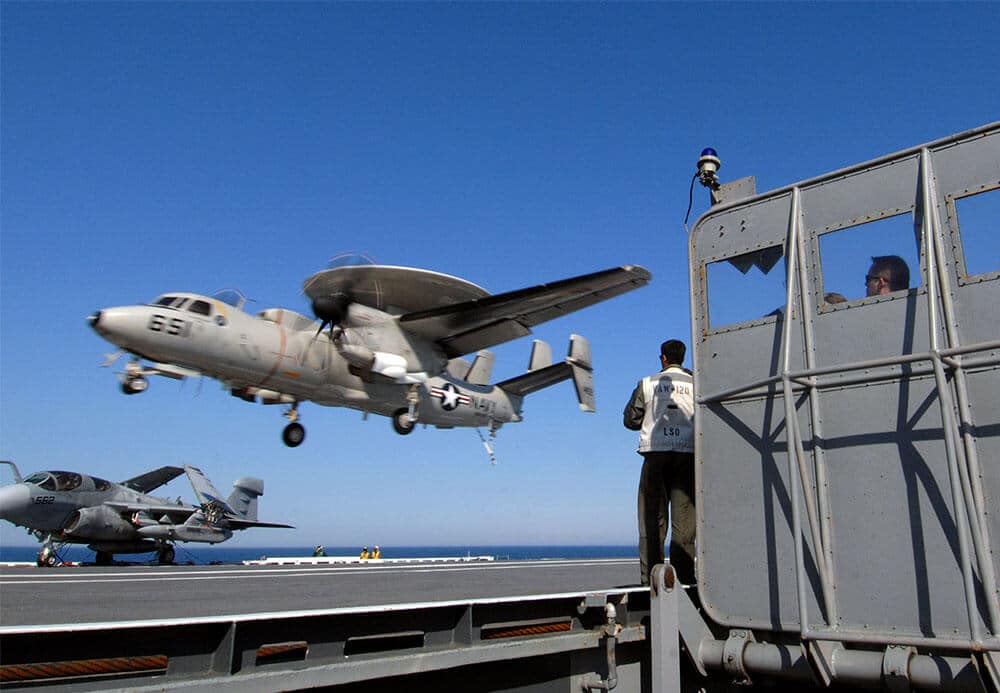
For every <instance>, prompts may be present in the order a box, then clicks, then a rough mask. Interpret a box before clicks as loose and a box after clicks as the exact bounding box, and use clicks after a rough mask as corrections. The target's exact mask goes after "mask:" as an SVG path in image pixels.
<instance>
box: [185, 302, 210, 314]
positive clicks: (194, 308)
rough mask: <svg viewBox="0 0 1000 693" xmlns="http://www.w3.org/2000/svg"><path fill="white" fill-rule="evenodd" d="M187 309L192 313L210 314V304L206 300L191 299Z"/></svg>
mask: <svg viewBox="0 0 1000 693" xmlns="http://www.w3.org/2000/svg"><path fill="white" fill-rule="evenodd" d="M188 310H189V311H191V312H192V313H197V314H198V315H211V314H212V306H211V304H209V303H208V301H197V300H196V301H192V302H191V305H190V306H188Z"/></svg>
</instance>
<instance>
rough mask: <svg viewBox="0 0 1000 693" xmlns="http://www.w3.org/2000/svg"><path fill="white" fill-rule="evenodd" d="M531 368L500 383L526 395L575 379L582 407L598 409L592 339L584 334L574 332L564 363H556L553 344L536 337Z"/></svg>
mask: <svg viewBox="0 0 1000 693" xmlns="http://www.w3.org/2000/svg"><path fill="white" fill-rule="evenodd" d="M528 369H529V370H528V372H527V373H525V374H524V375H519V376H517V377H515V378H511V379H509V380H505V381H503V382H502V383H497V387H499V388H500V389H502V390H503V391H504V392H507V393H508V394H511V395H515V396H517V397H525V396H527V395H530V394H531V393H533V392H537V391H538V390H541V389H542V388H545V387H549V386H550V385H555V384H556V383H561V382H562V381H563V380H570V379H572V380H573V385H574V386H575V388H576V397H577V401H578V402H579V404H580V409H582V410H583V411H588V412H593V411H596V410H597V405H596V402H595V399H594V375H593V370H594V369H593V366H592V365H591V362H590V343H589V342H587V340H586V339H585V338H583V337H581V336H580V335H578V334H574V335H570V338H569V354H568V355H567V356H566V358H565V359H564V360H563V361H562V362H561V363H556V364H552V349H551V347H550V346H549V345H548V344H546V343H545V342H542V341H540V340H535V346H534V348H533V349H532V351H531V360H530V361H529V364H528Z"/></svg>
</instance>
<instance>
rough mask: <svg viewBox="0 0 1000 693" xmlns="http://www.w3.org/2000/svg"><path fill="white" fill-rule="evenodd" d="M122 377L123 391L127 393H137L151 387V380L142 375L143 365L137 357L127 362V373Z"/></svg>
mask: <svg viewBox="0 0 1000 693" xmlns="http://www.w3.org/2000/svg"><path fill="white" fill-rule="evenodd" d="M121 379H122V392H124V393H125V394H126V395H137V394H139V393H140V392H145V391H146V389H147V388H148V387H149V381H148V380H146V378H145V377H143V375H142V366H141V365H140V364H139V362H138V361H136V360H135V359H133V360H132V361H129V362H128V363H127V364H125V373H124V374H123V375H122V376H121Z"/></svg>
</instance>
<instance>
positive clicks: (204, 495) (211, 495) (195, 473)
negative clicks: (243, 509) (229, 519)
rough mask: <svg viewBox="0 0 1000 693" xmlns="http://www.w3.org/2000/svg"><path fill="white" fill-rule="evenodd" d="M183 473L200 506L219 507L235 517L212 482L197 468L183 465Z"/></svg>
mask: <svg viewBox="0 0 1000 693" xmlns="http://www.w3.org/2000/svg"><path fill="white" fill-rule="evenodd" d="M184 471H185V472H187V475H188V480H189V481H190V482H191V488H193V489H194V495H196V496H197V497H198V502H199V503H201V504H202V506H217V507H221V508H222V509H223V510H225V511H226V512H227V513H228V514H230V515H235V514H236V513H235V512H233V509H232V508H230V507H229V505H228V504H227V503H226V501H225V499H223V498H222V496H221V495H220V494H219V492H218V491H217V490H216V488H215V486H213V485H212V482H211V481H209V480H208V477H207V476H205V475H204V474H203V473H202V471H201V470H200V469H198V468H197V467H192V466H191V465H190V464H186V465H184Z"/></svg>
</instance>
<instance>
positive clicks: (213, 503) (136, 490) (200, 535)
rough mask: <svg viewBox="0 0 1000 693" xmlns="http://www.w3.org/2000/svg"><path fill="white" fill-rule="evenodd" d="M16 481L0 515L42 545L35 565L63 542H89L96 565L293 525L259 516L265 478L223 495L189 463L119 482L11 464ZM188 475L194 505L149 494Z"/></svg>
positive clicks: (164, 559) (0, 503)
mask: <svg viewBox="0 0 1000 693" xmlns="http://www.w3.org/2000/svg"><path fill="white" fill-rule="evenodd" d="M0 464H7V465H10V467H11V469H12V470H13V472H14V480H15V483H14V484H12V485H10V486H4V487H3V488H0V519H4V520H7V521H8V522H11V523H13V524H15V525H19V526H22V527H26V528H27V529H28V531H29V532H30V533H31V534H33V535H35V537H37V538H38V539H39V540H40V541H41V542H42V549H41V551H39V553H38V564H39V565H55V563H56V562H57V561H58V558H57V556H56V550H57V549H58V548H59V547H60V546H62V545H64V544H88V545H89V547H90V548H91V549H93V550H94V551H95V552H96V554H97V563H98V564H99V565H107V564H110V563H111V561H112V559H113V557H114V554H116V553H146V552H150V551H156V552H157V553H158V557H159V561H160V563H172V562H173V560H174V548H173V542H175V541H193V542H205V543H209V544H217V543H219V542H223V541H226V540H227V539H229V538H230V537H231V536H233V531H235V530H241V529H248V528H250V527H284V528H288V529H291V528H292V526H291V525H283V524H275V523H271V522H258V521H257V498H258V497H260V496H262V495H264V482H263V481H261V480H260V479H256V478H253V477H243V478H242V479H239V480H237V481H236V483H235V484H233V489H234V490H233V492H232V494H231V495H230V496H229V498H228V499H226V500H222V498H221V496H220V495H219V492H218V491H216V490H215V487H214V486H213V485H212V482H211V481H209V480H208V478H206V477H205V475H204V474H202V472H201V470H200V469H198V468H197V467H192V466H191V465H185V466H184V467H183V468H181V467H160V468H159V469H154V470H153V471H151V472H146V473H145V474H140V475H139V476H137V477H134V478H132V479H128V480H127V481H123V482H121V483H120V484H116V483H113V482H111V481H105V480H104V479H99V478H98V477H96V476H87V475H86V474H78V473H77V472H57V471H50V472H35V473H34V474H32V475H30V476H28V477H27V478H26V479H22V478H21V473H20V471H19V470H18V468H17V465H15V464H14V463H13V462H7V461H0ZM185 472H186V473H187V476H188V479H189V480H190V482H191V486H192V487H193V488H194V492H195V496H197V498H198V505H189V504H187V503H182V502H181V500H180V499H179V498H178V499H177V500H176V501H171V500H169V499H165V498H157V497H155V496H150V495H148V494H149V492H150V491H153V490H155V489H157V488H159V487H160V486H163V485H164V484H166V483H167V482H168V481H170V480H171V479H174V478H176V477H178V476H180V475H181V474H184V473H185Z"/></svg>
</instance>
